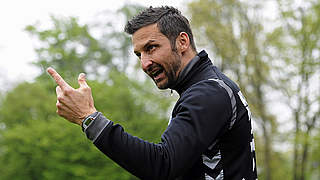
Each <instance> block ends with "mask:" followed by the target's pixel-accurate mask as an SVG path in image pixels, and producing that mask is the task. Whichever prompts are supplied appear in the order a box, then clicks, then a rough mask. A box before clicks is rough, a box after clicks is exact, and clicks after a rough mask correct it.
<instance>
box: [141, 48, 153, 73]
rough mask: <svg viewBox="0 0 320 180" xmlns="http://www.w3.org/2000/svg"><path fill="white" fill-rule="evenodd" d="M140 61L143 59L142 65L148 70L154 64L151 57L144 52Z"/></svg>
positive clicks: (144, 69)
mask: <svg viewBox="0 0 320 180" xmlns="http://www.w3.org/2000/svg"><path fill="white" fill-rule="evenodd" d="M140 61H141V67H142V69H143V71H145V72H147V70H148V68H149V67H150V66H151V65H152V60H151V58H150V57H149V56H148V55H147V54H145V53H142V54H141V60H140Z"/></svg>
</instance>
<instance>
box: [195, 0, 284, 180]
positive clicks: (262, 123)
mask: <svg viewBox="0 0 320 180" xmlns="http://www.w3.org/2000/svg"><path fill="white" fill-rule="evenodd" d="M261 5H262V2H256V1H255V2H252V1H250V2H249V1H236V0H197V1H194V2H191V3H190V4H189V12H190V14H191V17H192V19H191V21H192V25H193V27H194V28H195V30H196V31H195V37H197V38H198V42H199V43H200V44H203V46H206V47H208V49H209V51H211V52H213V55H214V56H213V57H212V59H213V60H214V61H215V64H216V65H217V66H218V67H219V68H220V69H221V70H222V71H225V72H226V74H228V75H229V76H230V77H231V78H232V79H234V80H235V81H236V82H238V84H239V86H240V88H241V90H242V91H243V94H244V95H245V96H246V98H247V99H248V102H249V104H250V109H251V111H252V112H253V120H254V121H255V122H256V123H257V124H258V125H259V128H261V130H262V139H261V140H263V142H264V143H263V144H261V145H262V148H263V149H262V148H258V149H257V150H261V151H260V152H257V161H258V163H257V164H258V173H259V177H262V179H266V180H270V179H271V178H275V179H278V178H277V176H278V174H280V173H281V172H279V171H280V170H279V169H281V168H278V166H279V165H276V164H274V166H273V167H272V165H271V162H272V161H274V160H275V158H276V157H277V156H274V153H273V148H272V141H273V136H274V135H275V134H276V128H277V124H276V121H275V117H274V116H273V115H272V114H271V113H270V112H269V111H268V110H267V100H268V99H267V94H268V88H269V87H270V85H269V83H270V82H269V76H270V69H271V67H270V64H269V63H270V62H268V63H267V62H266V60H265V47H266V44H267V42H265V41H264V38H265V37H264V36H265V34H264V33H263V28H262V27H263V26H262V22H263V21H262V19H261V16H259V12H260V10H261V9H260V6H261ZM258 135H259V134H256V136H258ZM261 155H263V156H261ZM271 171H273V172H272V173H271Z"/></svg>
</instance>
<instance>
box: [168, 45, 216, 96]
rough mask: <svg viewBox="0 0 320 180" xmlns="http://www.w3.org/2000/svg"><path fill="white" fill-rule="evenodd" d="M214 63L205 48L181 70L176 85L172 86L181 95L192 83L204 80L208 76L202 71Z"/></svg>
mask: <svg viewBox="0 0 320 180" xmlns="http://www.w3.org/2000/svg"><path fill="white" fill-rule="evenodd" d="M210 64H211V65H212V63H211V61H210V59H209V58H208V54H207V53H206V51H205V50H202V51H201V52H200V53H198V54H197V55H196V56H195V57H194V58H192V60H191V61H190V62H189V63H188V64H187V65H186V67H185V68H184V69H183V70H182V71H181V72H180V74H179V76H178V79H177V81H176V83H175V85H174V86H173V87H172V88H171V89H173V90H175V91H177V92H178V93H179V95H181V94H182V93H183V92H184V91H185V90H186V89H188V88H189V87H190V86H191V85H193V84H195V83H197V82H199V81H201V80H204V79H205V78H206V77H205V75H204V73H201V72H202V71H203V70H204V69H205V68H206V67H208V65H210Z"/></svg>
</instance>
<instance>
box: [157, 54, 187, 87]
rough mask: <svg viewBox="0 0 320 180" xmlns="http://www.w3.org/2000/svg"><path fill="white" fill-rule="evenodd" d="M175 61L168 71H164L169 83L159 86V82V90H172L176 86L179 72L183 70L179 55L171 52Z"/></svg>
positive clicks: (169, 65)
mask: <svg viewBox="0 0 320 180" xmlns="http://www.w3.org/2000/svg"><path fill="white" fill-rule="evenodd" d="M171 55H172V58H173V61H172V63H171V64H168V66H167V67H168V69H164V68H163V69H164V73H165V75H166V77H167V82H165V83H164V84H159V83H157V82H155V83H156V85H157V86H158V88H159V89H168V88H171V87H173V86H174V85H175V83H176V81H177V79H178V73H177V72H178V71H179V70H181V69H180V68H181V57H180V56H179V55H178V53H177V52H176V51H174V50H173V51H172V52H171Z"/></svg>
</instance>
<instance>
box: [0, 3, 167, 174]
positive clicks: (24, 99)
mask: <svg viewBox="0 0 320 180" xmlns="http://www.w3.org/2000/svg"><path fill="white" fill-rule="evenodd" d="M127 8H129V9H130V7H127ZM131 8H132V7H131ZM133 8H136V7H135V6H133ZM52 22H53V24H54V26H53V27H51V28H50V29H45V30H40V28H38V27H36V26H28V27H27V28H26V29H27V31H28V32H29V33H31V34H32V35H33V36H34V37H36V38H38V40H39V43H40V46H39V47H38V48H36V52H37V54H38V58H37V60H36V61H35V65H36V66H37V67H39V68H41V69H42V70H43V71H42V74H40V75H39V77H38V78H36V80H35V82H33V83H28V82H23V83H21V84H19V85H18V86H17V87H16V88H14V89H13V90H11V91H10V92H8V93H7V94H6V95H5V97H4V98H3V101H1V102H2V103H1V108H0V147H1V148H0V166H1V169H0V174H1V179H136V178H135V177H133V176H132V175H130V174H129V173H128V172H126V171H125V170H123V169H122V168H120V167H119V166H118V165H116V164H115V163H114V162H112V161H111V160H109V159H108V158H107V157H106V156H105V155H103V154H102V153H101V152H99V150H98V149H96V148H95V147H94V145H92V143H91V142H90V141H89V140H87V138H86V137H85V135H84V133H82V131H81V128H80V127H78V126H77V125H74V124H70V123H69V122H67V121H66V120H64V119H62V118H60V117H58V116H57V115H56V113H55V111H56V107H55V103H56V95H55V86H56V85H55V83H54V81H53V80H52V79H51V78H50V77H49V76H48V75H47V74H46V72H45V71H44V70H45V68H46V67H48V66H53V67H54V68H56V69H57V71H58V72H59V73H60V74H61V75H62V76H63V77H64V78H65V79H66V80H67V82H68V83H70V84H71V85H72V86H73V87H74V88H77V87H78V85H77V82H76V78H77V75H78V74H79V73H80V72H86V73H87V74H88V76H89V77H91V78H90V79H91V80H90V81H88V84H89V85H90V87H91V88H92V91H93V96H94V99H95V106H96V108H97V109H98V110H99V111H101V112H103V114H104V115H106V117H108V118H109V119H111V120H113V121H114V122H115V123H120V124H121V125H122V126H123V127H124V128H125V129H126V131H127V132H129V133H131V134H132V135H134V136H139V137H141V138H143V139H145V140H147V141H150V142H155V143H157V142H159V141H160V136H161V134H162V132H163V131H164V129H165V128H166V126H167V118H168V117H167V115H168V107H170V106H171V102H172V99H170V98H165V97H167V95H166V94H165V93H160V92H159V91H157V90H156V88H155V87H154V85H153V83H151V81H137V80H136V79H134V78H130V77H129V76H128V75H127V74H126V73H125V71H124V70H123V69H121V68H118V66H117V65H116V64H114V61H113V57H114V56H116V55H113V54H112V53H113V52H112V51H108V48H107V45H103V44H108V42H105V39H97V38H94V37H93V36H92V35H91V34H90V26H89V25H80V24H79V23H78V20H77V19H75V18H66V19H58V18H56V17H52ZM113 32H115V31H111V32H110V33H113ZM107 35H108V34H106V36H107ZM118 36H119V37H120V36H123V37H124V35H123V34H118ZM127 40H128V39H127ZM127 60H129V59H128V58H127ZM101 66H103V68H105V70H106V71H103V73H99V71H98V70H97V69H99V68H100V67H101ZM90 74H91V76H90ZM92 74H94V75H93V76H92Z"/></svg>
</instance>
